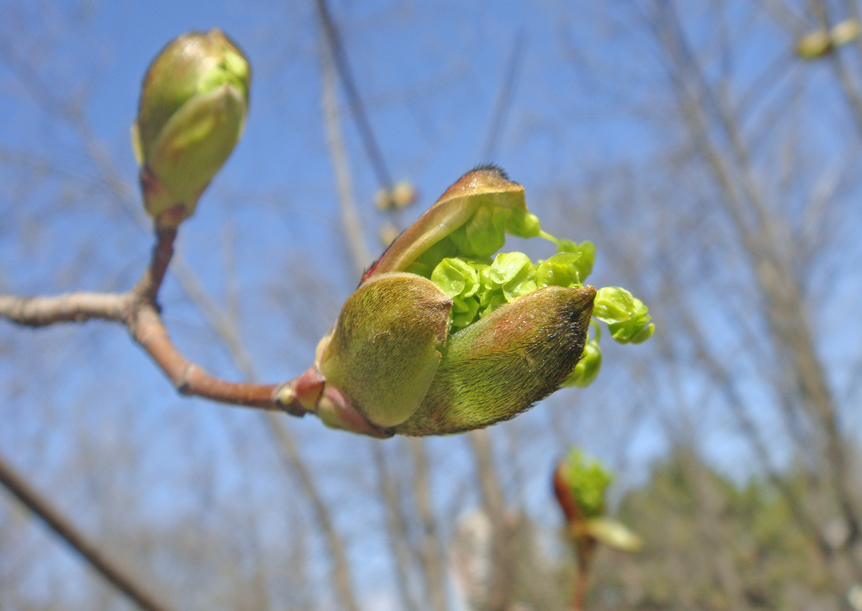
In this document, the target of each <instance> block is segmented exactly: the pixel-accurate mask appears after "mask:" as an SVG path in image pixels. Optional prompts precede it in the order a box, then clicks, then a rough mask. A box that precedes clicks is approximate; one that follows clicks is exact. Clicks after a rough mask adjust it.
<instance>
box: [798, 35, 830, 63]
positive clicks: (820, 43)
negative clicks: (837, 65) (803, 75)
mask: <svg viewBox="0 0 862 611" xmlns="http://www.w3.org/2000/svg"><path fill="white" fill-rule="evenodd" d="M831 52H832V38H831V37H830V36H829V32H827V31H826V30H815V31H813V32H808V33H807V34H804V35H803V36H802V37H800V38H799V40H797V41H796V55H798V56H799V57H800V59H808V60H811V59H820V58H821V57H825V56H827V55H829V54H830V53H831Z"/></svg>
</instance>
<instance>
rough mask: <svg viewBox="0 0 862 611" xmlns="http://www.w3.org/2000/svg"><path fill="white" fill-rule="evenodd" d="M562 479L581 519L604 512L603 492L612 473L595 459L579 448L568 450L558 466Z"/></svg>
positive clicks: (591, 517)
mask: <svg viewBox="0 0 862 611" xmlns="http://www.w3.org/2000/svg"><path fill="white" fill-rule="evenodd" d="M558 472H559V474H560V477H561V478H562V481H563V482H564V483H565V485H566V486H567V487H568V489H569V493H570V494H571V496H572V499H573V500H574V501H575V503H576V505H577V509H578V513H579V514H580V518H581V519H582V520H590V519H593V518H598V517H600V516H603V515H604V513H605V492H606V490H607V488H608V486H609V485H610V483H611V482H612V481H613V475H611V473H610V471H608V470H607V469H605V468H604V466H602V464H601V463H600V462H599V461H597V460H590V459H588V458H587V457H586V456H585V455H584V453H583V452H582V451H581V450H577V449H576V450H572V451H571V452H569V455H568V457H567V458H566V460H565V461H564V462H563V463H561V464H560V466H559V467H558Z"/></svg>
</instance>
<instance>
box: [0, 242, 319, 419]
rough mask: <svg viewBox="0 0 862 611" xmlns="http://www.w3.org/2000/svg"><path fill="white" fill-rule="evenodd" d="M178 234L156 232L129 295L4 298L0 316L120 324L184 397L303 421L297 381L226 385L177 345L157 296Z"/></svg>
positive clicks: (26, 321) (25, 321)
mask: <svg viewBox="0 0 862 611" xmlns="http://www.w3.org/2000/svg"><path fill="white" fill-rule="evenodd" d="M176 235H177V232H176V229H157V230H156V245H155V247H154V248H153V254H152V259H151V261H150V265H149V266H148V267H147V269H146V271H145V272H144V274H143V276H142V277H141V279H140V280H139V281H138V282H137V283H136V284H135V286H134V287H133V288H132V289H131V290H130V291H127V292H125V293H68V294H65V295H57V296H51V297H18V296H14V295H0V317H2V318H6V319H7V320H10V321H12V322H14V323H15V324H18V325H22V326H26V327H44V326H48V325H52V324H55V323H61V322H84V321H87V320H92V319H100V320H108V321H113V322H119V323H122V324H124V325H125V326H126V327H127V328H128V329H129V333H130V334H131V336H132V339H134V340H135V341H136V342H137V343H138V344H139V345H140V346H141V347H142V348H143V349H144V350H145V351H146V352H147V354H149V355H150V357H151V358H152V359H153V361H154V362H155V363H156V365H157V366H158V367H159V368H160V369H161V370H162V371H163V372H164V373H165V375H166V376H167V378H168V379H169V380H170V381H171V383H172V384H173V385H174V388H176V390H177V392H178V393H180V394H181V395H184V396H196V397H202V398H204V399H210V400H211V401H217V402H219V403H225V404H229V405H242V406H245V407H255V408H259V409H265V410H274V411H285V412H287V413H289V414H292V415H294V416H303V415H304V414H305V413H306V410H305V409H304V408H302V407H301V406H300V405H299V402H298V401H297V400H296V393H295V390H294V389H295V382H296V381H295V380H291V381H289V382H285V383H282V384H247V383H238V382H228V381H226V380H221V379H219V378H216V377H213V376H211V375H210V374H208V373H207V372H206V371H204V369H203V368H202V367H200V366H198V365H196V364H195V363H192V362H191V361H189V360H188V359H187V358H186V357H184V356H183V355H182V354H181V353H180V351H179V350H178V349H177V348H176V346H174V343H173V342H172V341H171V338H170V334H169V333H168V330H167V329H166V328H165V325H164V323H163V322H162V318H161V308H160V307H159V305H158V303H157V297H158V293H159V289H160V288H161V285H162V282H163V281H164V278H165V273H166V272H167V269H168V265H169V264H170V262H171V258H172V257H173V252H174V240H175V239H176Z"/></svg>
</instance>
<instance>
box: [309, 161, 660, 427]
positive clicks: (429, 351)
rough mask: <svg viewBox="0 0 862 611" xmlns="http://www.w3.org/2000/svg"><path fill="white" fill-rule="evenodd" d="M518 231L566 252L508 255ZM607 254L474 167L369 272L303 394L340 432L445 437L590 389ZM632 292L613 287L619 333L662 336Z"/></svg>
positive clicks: (518, 189) (609, 304) (611, 316)
mask: <svg viewBox="0 0 862 611" xmlns="http://www.w3.org/2000/svg"><path fill="white" fill-rule="evenodd" d="M506 234H510V235H517V236H521V237H542V238H547V239H549V240H551V241H553V242H554V243H555V244H557V250H558V252H557V254H555V255H553V256H552V257H551V258H550V259H548V260H547V261H539V262H538V263H533V262H532V261H531V260H530V258H529V257H528V256H527V255H526V254H524V253H520V252H509V253H499V254H496V255H495V252H496V250H497V249H498V248H500V247H501V246H502V245H503V241H504V240H505V235H506ZM492 255H495V256H494V258H493V259H492V258H491V257H492ZM594 261H595V247H594V245H593V244H592V243H591V242H582V243H580V244H578V243H575V242H571V241H567V240H558V239H556V238H554V237H553V236H550V235H548V234H547V233H545V232H544V231H542V230H541V228H540V225H539V221H538V218H536V217H535V215H533V214H532V213H530V212H529V211H528V210H527V208H526V204H525V201H524V189H523V187H522V186H521V185H519V184H517V183H514V182H511V181H509V180H508V178H507V177H506V175H505V174H504V173H503V172H502V170H499V169H498V168H495V167H486V168H480V169H478V170H474V171H472V172H469V173H468V174H466V175H465V176H463V177H461V179H460V180H458V181H457V182H456V183H455V184H454V185H453V186H452V187H450V188H449V189H448V190H447V191H446V192H445V193H444V194H443V196H442V197H441V198H440V199H439V200H438V201H437V202H436V203H435V204H434V205H433V206H432V207H431V208H430V209H429V210H428V211H427V212H425V214H423V215H422V216H421V217H420V218H419V219H418V220H417V221H416V222H415V223H413V225H411V226H410V227H408V228H407V229H406V230H405V231H404V232H402V233H401V235H399V236H398V237H397V238H396V239H395V240H394V242H392V244H391V245H390V247H389V248H388V249H387V250H386V252H384V253H383V255H382V256H381V257H380V258H379V259H378V260H377V261H376V262H375V263H374V264H373V265H372V266H371V268H370V269H369V270H368V271H367V272H366V273H365V274H364V275H363V278H362V281H361V282H360V285H359V288H358V289H357V290H356V292H355V293H354V294H353V295H352V296H351V297H350V298H349V299H348V300H347V302H346V303H345V305H344V307H343V308H342V311H341V314H340V315H339V318H338V321H337V322H336V325H335V328H334V329H333V331H332V332H331V333H330V334H329V335H327V336H326V337H325V338H324V339H323V340H321V343H320V345H319V347H318V354H317V357H316V361H315V365H314V366H312V367H311V368H310V369H309V370H308V371H307V372H306V374H304V375H303V376H301V379H302V380H303V384H301V385H300V386H301V387H298V388H297V390H296V393H297V397H299V398H300V399H301V404H302V405H303V407H305V408H306V409H308V410H309V411H315V412H316V413H317V414H318V415H319V416H320V418H321V419H322V420H323V421H324V422H325V423H326V424H328V425H330V426H334V427H337V428H343V429H346V430H350V431H354V432H357V433H362V434H367V435H373V436H377V437H385V436H388V435H392V434H396V433H400V434H405V435H441V434H449V433H459V432H463V431H469V430H473V429H477V428H481V427H485V426H488V425H491V424H494V423H495V422H499V421H501V420H505V419H508V418H512V417H513V416H515V415H517V414H518V413H520V412H522V411H524V410H526V409H528V408H529V407H530V406H531V405H533V404H534V403H536V402H537V401H540V400H541V399H543V398H545V397H546V396H547V395H549V394H550V393H552V392H554V391H555V390H557V389H558V388H559V387H560V386H561V385H563V384H567V385H577V386H586V385H587V384H589V383H590V382H591V381H592V380H593V379H595V377H596V375H597V373H598V371H599V368H600V366H601V352H600V350H599V347H598V334H597V335H596V338H595V339H594V340H591V341H589V342H588V341H587V330H588V328H589V325H590V323H591V315H592V313H593V302H594V300H595V298H596V289H594V288H593V287H591V286H586V287H585V286H583V284H582V283H583V280H584V278H586V276H587V275H588V274H589V273H590V272H591V271H592V267H593V263H594ZM621 290H622V289H611V290H610V292H608V291H606V294H605V301H606V303H605V305H604V310H603V315H604V316H605V318H606V319H607V320H608V322H609V324H611V332H612V334H613V335H614V337H615V338H617V339H618V341H641V340H642V339H645V338H646V337H647V336H648V335H649V334H650V333H651V332H652V328H651V327H650V326H649V324H648V323H649V316H648V314H646V308H645V306H643V304H642V303H641V302H639V301H638V300H635V299H634V298H633V297H631V294H629V293H628V292H627V291H625V292H623V293H620V294H617V293H616V292H615V291H621ZM626 295H627V296H628V297H627V298H626ZM644 321H645V322H644ZM641 323H643V324H641ZM614 325H616V326H614ZM617 327H619V329H617ZM585 344H586V348H585Z"/></svg>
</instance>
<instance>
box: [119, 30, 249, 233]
mask: <svg viewBox="0 0 862 611" xmlns="http://www.w3.org/2000/svg"><path fill="white" fill-rule="evenodd" d="M250 80H251V70H250V67H249V64H248V61H247V60H246V58H245V56H244V55H243V53H242V51H240V50H239V48H238V47H237V46H236V45H235V44H234V43H233V42H231V41H230V40H229V39H228V38H227V37H226V36H225V35H224V34H223V33H222V32H221V31H220V30H217V29H213V30H210V31H209V32H207V33H201V32H190V33H188V34H183V35H182V36H179V37H178V38H176V39H174V40H173V41H171V42H170V43H169V44H168V45H167V46H166V47H165V48H164V49H163V50H162V52H161V53H160V54H159V55H158V56H157V57H156V58H155V59H154V60H153V62H152V64H150V67H149V69H148V70H147V74H146V76H145V77H144V82H143V86H142V89H141V100H140V105H139V109H138V117H137V118H136V120H135V122H134V124H133V125H132V148H133V149H134V152H135V157H136V158H137V160H138V165H140V167H141V186H142V188H143V191H144V207H145V208H146V210H147V212H148V213H149V215H150V216H151V217H153V219H155V221H156V224H157V225H159V226H161V227H175V226H177V225H179V223H181V222H182V221H183V220H184V219H186V218H188V217H189V216H191V215H192V214H193V213H194V210H195V206H196V205H197V201H198V199H199V198H200V196H201V193H203V191H204V189H206V187H207V185H208V184H209V182H210V181H211V180H212V178H213V177H214V176H215V175H216V173H217V172H218V171H219V169H221V167H222V166H223V165H224V163H225V161H227V159H228V157H229V156H230V154H231V152H232V151H233V149H234V147H235V146H236V144H237V142H238V141H239V138H240V136H241V135H242V130H243V127H244V125H245V118H246V114H247V112H248V100H249V86H250Z"/></svg>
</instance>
